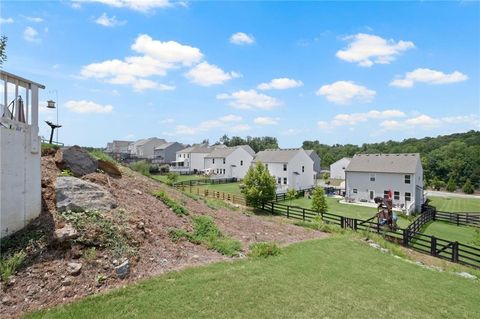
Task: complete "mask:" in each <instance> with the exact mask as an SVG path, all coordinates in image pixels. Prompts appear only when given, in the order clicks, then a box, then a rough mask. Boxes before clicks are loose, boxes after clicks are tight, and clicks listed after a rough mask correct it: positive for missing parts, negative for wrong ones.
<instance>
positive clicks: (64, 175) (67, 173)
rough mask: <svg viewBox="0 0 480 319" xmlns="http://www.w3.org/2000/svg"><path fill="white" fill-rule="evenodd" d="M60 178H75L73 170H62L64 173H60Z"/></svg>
mask: <svg viewBox="0 0 480 319" xmlns="http://www.w3.org/2000/svg"><path fill="white" fill-rule="evenodd" d="M60 176H62V177H69V176H73V173H72V171H71V170H69V169H64V170H62V172H61V173H60Z"/></svg>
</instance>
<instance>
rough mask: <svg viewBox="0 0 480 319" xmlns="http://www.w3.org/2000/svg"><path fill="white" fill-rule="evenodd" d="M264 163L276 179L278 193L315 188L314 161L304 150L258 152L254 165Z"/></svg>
mask: <svg viewBox="0 0 480 319" xmlns="http://www.w3.org/2000/svg"><path fill="white" fill-rule="evenodd" d="M257 162H262V163H263V164H265V165H266V166H267V168H268V171H269V173H270V175H272V176H273V177H275V181H276V182H277V192H284V191H286V190H287V189H296V190H302V189H308V188H312V187H314V186H315V178H316V176H315V172H314V170H313V164H314V162H313V160H312V159H311V158H310V156H309V155H308V154H307V152H305V150H303V149H302V148H291V149H269V150H265V151H260V152H258V153H257V154H256V155H255V157H254V159H253V161H252V165H255V164H256V163H257Z"/></svg>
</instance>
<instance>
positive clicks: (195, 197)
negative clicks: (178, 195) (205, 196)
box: [183, 192, 200, 202]
mask: <svg viewBox="0 0 480 319" xmlns="http://www.w3.org/2000/svg"><path fill="white" fill-rule="evenodd" d="M183 195H185V196H187V197H188V198H191V199H193V200H194V201H197V202H198V200H199V199H200V196H198V195H195V194H192V193H189V192H183Z"/></svg>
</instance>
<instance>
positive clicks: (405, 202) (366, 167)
mask: <svg viewBox="0 0 480 319" xmlns="http://www.w3.org/2000/svg"><path fill="white" fill-rule="evenodd" d="M345 183H346V185H345V190H346V195H345V197H346V198H347V199H349V200H350V201H360V202H373V201H374V198H375V197H386V196H391V197H392V200H393V205H394V207H396V208H398V209H401V210H404V211H405V212H407V213H410V212H412V211H414V210H417V211H418V210H420V209H421V206H422V204H423V203H424V202H425V200H424V194H423V168H422V162H421V160H420V154H418V153H414V154H356V155H355V156H354V157H353V158H352V160H351V161H350V164H348V166H347V168H346V169H345Z"/></svg>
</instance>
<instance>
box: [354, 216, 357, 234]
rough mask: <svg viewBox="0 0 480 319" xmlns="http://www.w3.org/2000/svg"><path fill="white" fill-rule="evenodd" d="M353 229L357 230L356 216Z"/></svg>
mask: <svg viewBox="0 0 480 319" xmlns="http://www.w3.org/2000/svg"><path fill="white" fill-rule="evenodd" d="M353 230H354V231H357V219H356V218H355V219H354V220H353Z"/></svg>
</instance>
